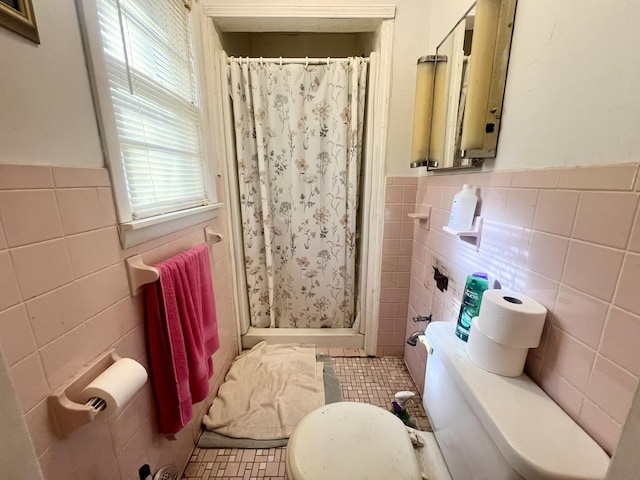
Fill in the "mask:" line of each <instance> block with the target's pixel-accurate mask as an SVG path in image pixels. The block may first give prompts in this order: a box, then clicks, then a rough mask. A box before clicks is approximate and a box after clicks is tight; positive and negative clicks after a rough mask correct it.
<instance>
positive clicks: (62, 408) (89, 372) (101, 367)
mask: <svg viewBox="0 0 640 480" xmlns="http://www.w3.org/2000/svg"><path fill="white" fill-rule="evenodd" d="M121 358H122V357H120V355H118V354H117V353H116V351H115V349H114V350H111V351H109V352H107V353H105V354H104V355H102V356H101V357H99V358H97V359H96V360H95V361H94V362H92V363H91V364H90V365H89V366H87V367H86V368H85V369H84V370H83V371H82V372H80V373H79V374H78V375H76V376H75V377H73V378H72V379H71V380H70V381H69V382H68V383H67V384H66V385H65V386H64V387H62V388H60V389H59V390H57V391H56V392H55V393H53V394H52V395H49V398H48V404H49V412H50V414H51V418H52V419H53V424H54V426H55V429H56V432H57V434H58V436H60V437H61V438H68V437H69V434H70V433H71V432H73V431H74V430H76V429H77V428H79V427H81V426H82V425H85V424H87V423H91V422H92V421H93V420H95V418H96V416H97V415H98V414H99V413H100V412H101V411H102V410H104V408H105V407H106V402H105V401H104V400H103V399H101V398H97V397H93V398H90V399H89V400H88V401H86V403H85V402H83V401H82V400H80V399H81V398H82V397H81V395H80V392H82V390H83V389H84V388H85V387H86V386H87V385H89V383H91V382H92V381H93V380H94V379H95V378H97V377H98V375H100V374H101V373H102V372H104V371H105V370H106V369H107V368H109V367H110V366H111V365H113V364H114V363H115V362H116V361H118V360H120V359H121Z"/></svg>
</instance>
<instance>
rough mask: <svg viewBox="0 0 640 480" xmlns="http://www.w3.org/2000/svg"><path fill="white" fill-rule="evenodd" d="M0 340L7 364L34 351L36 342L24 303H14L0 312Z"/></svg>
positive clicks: (11, 363) (13, 362)
mask: <svg viewBox="0 0 640 480" xmlns="http://www.w3.org/2000/svg"><path fill="white" fill-rule="evenodd" d="M2 339H4V340H2ZM0 340H1V345H2V352H3V353H4V357H5V360H6V361H7V365H9V366H11V365H13V364H15V363H16V362H18V361H20V360H22V359H23V358H25V357H26V356H27V355H31V354H32V353H33V352H35V351H36V342H35V340H34V339H33V334H32V333H31V327H30V326H29V317H28V316H27V311H26V310H25V308H24V305H22V304H20V305H16V306H15V307H13V308H8V309H6V310H4V311H3V312H0Z"/></svg>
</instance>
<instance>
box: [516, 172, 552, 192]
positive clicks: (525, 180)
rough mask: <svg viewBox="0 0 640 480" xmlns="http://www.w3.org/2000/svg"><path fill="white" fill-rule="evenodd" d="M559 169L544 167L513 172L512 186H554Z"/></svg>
mask: <svg viewBox="0 0 640 480" xmlns="http://www.w3.org/2000/svg"><path fill="white" fill-rule="evenodd" d="M560 172H561V169H559V168H545V169H540V170H527V171H523V172H513V176H512V178H511V187H512V188H556V187H557V186H558V181H559V179H560Z"/></svg>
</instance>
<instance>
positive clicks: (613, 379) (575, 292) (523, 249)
mask: <svg viewBox="0 0 640 480" xmlns="http://www.w3.org/2000/svg"><path fill="white" fill-rule="evenodd" d="M637 173H638V164H622V165H611V166H606V167H589V168H580V167H571V168H569V167H567V168H564V169H548V170H530V171H515V172H495V173H475V174H458V175H433V176H425V177H421V178H420V180H419V187H418V197H417V202H418V204H419V206H418V208H420V205H431V206H432V218H431V221H430V225H426V224H420V225H417V226H416V228H415V235H414V246H413V259H412V267H411V289H410V298H409V311H408V317H411V316H413V315H415V314H417V313H420V314H423V313H424V312H428V313H433V316H434V319H435V320H439V321H455V319H456V318H457V313H458V309H459V304H460V303H459V302H460V299H461V298H462V289H463V288H464V282H465V278H466V276H467V275H468V274H469V273H471V272H473V271H478V270H480V271H486V272H487V273H489V275H490V280H493V279H498V280H499V281H500V282H501V283H502V285H503V287H505V288H511V289H513V290H516V291H520V292H522V293H525V294H527V295H529V296H531V297H533V298H535V299H536V300H538V301H539V302H540V303H542V304H543V305H545V306H546V307H547V309H548V310H549V313H548V315H547V322H546V326H545V330H544V334H543V338H542V343H541V344H540V346H539V347H538V348H536V349H534V350H531V352H530V354H529V357H528V360H527V365H526V371H527V373H528V374H529V375H530V376H531V377H532V378H533V379H534V380H535V381H536V382H537V383H538V384H540V385H541V386H542V388H543V389H544V390H545V391H546V392H547V393H548V394H549V395H550V396H551V397H552V398H553V399H554V400H555V401H556V402H557V403H558V404H559V405H560V406H561V407H562V408H563V409H564V410H565V411H566V412H567V413H568V414H569V415H571V416H572V417H573V418H574V419H575V420H576V421H577V422H578V423H579V424H580V425H581V426H582V427H583V428H584V429H585V430H586V431H587V432H588V433H589V434H590V435H591V436H592V437H593V438H595V440H596V441H598V442H599V443H600V444H601V445H602V446H603V447H604V448H605V450H606V451H607V452H608V453H610V454H611V453H612V452H613V450H614V449H615V446H616V444H617V442H618V438H619V435H620V430H621V425H623V424H624V422H625V419H626V416H627V413H628V411H629V407H630V404H631V400H632V398H633V395H634V392H635V390H636V387H637V386H638V376H639V375H640V350H639V349H638V345H640V296H639V295H638V286H639V285H640V210H639V209H638V197H639V196H640V179H636V177H637ZM463 183H469V184H472V185H473V186H474V187H477V190H478V193H479V197H480V199H481V205H480V206H479V213H480V215H482V216H483V217H484V218H485V225H484V230H483V234H482V240H481V244H480V251H479V252H476V251H475V250H473V249H470V248H466V247H465V246H464V244H463V242H461V241H460V240H457V239H456V238H454V237H452V236H449V235H447V234H446V233H444V232H443V230H442V227H443V226H444V225H446V224H447V222H448V217H449V210H450V206H451V202H452V198H453V195H455V193H456V192H457V191H458V190H460V188H461V186H462V184H463ZM436 262H439V263H440V265H441V266H442V268H443V269H445V270H446V271H447V273H448V274H449V275H450V283H449V289H448V290H447V291H445V292H444V293H442V292H440V291H439V290H437V289H436V288H435V285H434V281H433V274H432V272H433V271H432V266H433V265H434V264H436ZM411 331H413V325H412V322H411V321H410V320H409V319H408V320H407V324H406V333H407V334H408V333H410V332H411ZM418 352H419V353H418ZM425 357H426V354H425V351H424V347H422V346H420V345H419V346H418V347H414V348H412V347H409V346H407V347H405V361H406V362H407V364H408V366H409V369H410V371H411V373H412V375H413V377H414V379H415V381H416V383H420V382H421V381H422V379H423V378H424V368H425V361H426V360H425Z"/></svg>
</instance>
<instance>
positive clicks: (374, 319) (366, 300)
mask: <svg viewBox="0 0 640 480" xmlns="http://www.w3.org/2000/svg"><path fill="white" fill-rule="evenodd" d="M203 12H204V15H205V20H204V21H205V22H206V25H205V28H206V30H205V32H206V33H207V34H206V41H205V42H206V43H208V45H205V49H207V50H208V55H207V57H208V58H209V59H210V60H209V61H208V63H209V65H208V67H207V68H208V69H209V70H210V73H211V75H210V78H211V80H212V81H211V82H209V87H210V88H215V89H216V90H217V91H218V92H220V94H219V95H213V96H212V97H213V100H214V102H215V103H217V105H215V106H214V109H213V110H214V117H215V120H214V123H213V125H215V129H216V132H215V134H216V138H217V139H218V142H217V143H218V145H217V153H218V158H219V159H222V158H224V159H225V161H224V162H222V161H220V162H219V163H220V165H219V167H220V174H221V175H222V179H221V180H222V181H223V182H224V187H225V188H224V191H225V196H226V201H227V205H228V206H229V208H228V212H229V216H228V222H229V232H230V236H231V238H230V245H231V255H232V263H233V268H232V270H233V272H232V274H233V282H234V287H235V288H234V303H235V310H236V313H237V317H238V319H239V322H238V323H239V328H238V335H239V336H242V335H244V334H245V333H246V332H247V331H248V330H249V306H248V300H247V297H246V295H241V294H240V292H245V291H246V289H247V283H246V278H245V276H244V274H242V272H243V270H244V260H243V247H242V223H241V219H240V207H239V204H238V202H237V201H236V200H235V199H237V198H238V184H237V173H236V168H235V141H234V132H233V128H232V125H231V123H230V122H229V121H228V119H230V118H231V106H230V98H229V92H228V87H227V79H226V71H227V70H226V61H227V56H226V53H225V52H224V49H223V46H222V40H221V38H220V35H224V33H225V32H238V31H243V32H274V31H296V32H316V33H357V32H369V33H374V38H375V44H376V48H375V50H374V52H375V55H374V57H375V62H371V63H372V64H371V65H370V68H371V70H370V77H369V78H370V82H372V88H371V89H370V91H369V100H368V108H369V115H367V117H368V123H367V129H368V138H367V148H366V155H365V158H364V159H363V168H364V175H363V182H364V185H363V192H364V195H363V198H362V204H361V208H362V209H363V211H364V212H368V215H363V216H362V226H361V231H363V232H367V237H366V239H365V241H363V242H362V251H361V255H362V258H364V259H365V261H363V262H362V264H361V266H360V268H361V270H360V274H359V292H358V298H360V312H359V320H360V321H359V322H358V323H357V328H358V329H359V332H360V334H364V348H365V351H366V353H367V354H368V355H376V350H377V344H378V317H379V305H380V272H381V266H382V239H383V227H384V172H385V163H386V151H387V132H388V124H389V107H390V98H391V76H392V61H393V30H394V19H395V6H394V5H339V6H338V5H303V6H300V5H296V6H292V5H268V4H267V5H238V4H235V5H232V4H228V5H220V4H211V3H207V2H206V1H205V3H204V5H203ZM225 119H226V121H225ZM222 163H224V165H222Z"/></svg>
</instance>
